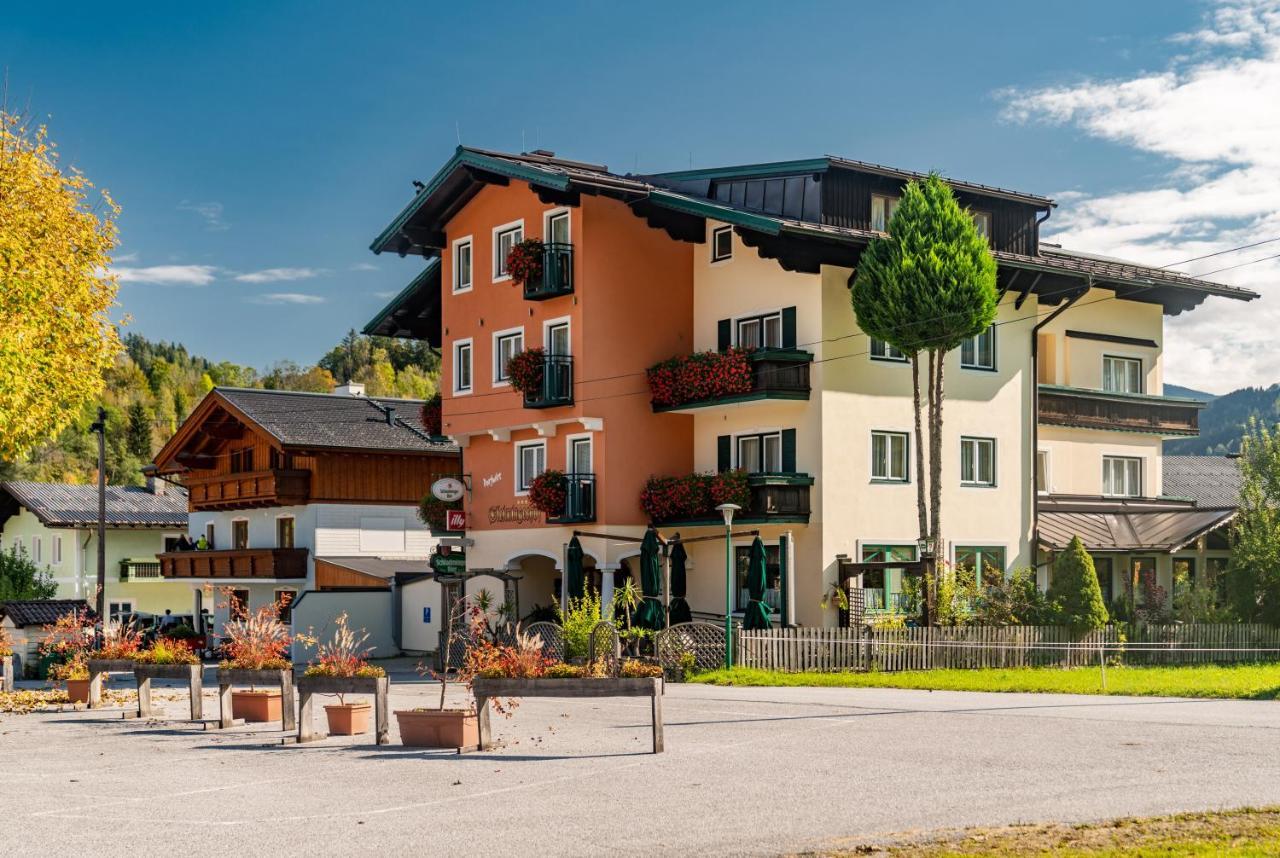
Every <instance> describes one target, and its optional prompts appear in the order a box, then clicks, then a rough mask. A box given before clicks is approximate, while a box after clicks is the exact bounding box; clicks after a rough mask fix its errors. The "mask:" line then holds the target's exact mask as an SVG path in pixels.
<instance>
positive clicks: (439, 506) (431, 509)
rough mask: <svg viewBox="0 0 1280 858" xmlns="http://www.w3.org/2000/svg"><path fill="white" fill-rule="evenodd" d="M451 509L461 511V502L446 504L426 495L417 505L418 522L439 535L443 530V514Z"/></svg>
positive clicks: (433, 496)
mask: <svg viewBox="0 0 1280 858" xmlns="http://www.w3.org/2000/svg"><path fill="white" fill-rule="evenodd" d="M451 509H462V501H460V500H458V501H448V502H446V501H442V500H440V499H439V498H437V497H436V496H435V495H432V494H427V495H424V496H423V498H422V500H421V501H420V502H419V503H418V520H419V521H421V522H422V523H423V524H425V525H426V526H427V527H429V528H431V529H432V530H434V531H436V532H437V533H440V532H443V531H444V529H445V513H446V512H447V511H448V510H451Z"/></svg>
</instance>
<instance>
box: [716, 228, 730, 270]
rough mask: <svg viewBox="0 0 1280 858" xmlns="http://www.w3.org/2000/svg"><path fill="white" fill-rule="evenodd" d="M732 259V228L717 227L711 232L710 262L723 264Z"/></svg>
mask: <svg viewBox="0 0 1280 858" xmlns="http://www.w3.org/2000/svg"><path fill="white" fill-rule="evenodd" d="M732 258H733V227H731V226H718V227H716V228H715V229H713V230H711V261H712V262H724V261H725V260H728V259H732Z"/></svg>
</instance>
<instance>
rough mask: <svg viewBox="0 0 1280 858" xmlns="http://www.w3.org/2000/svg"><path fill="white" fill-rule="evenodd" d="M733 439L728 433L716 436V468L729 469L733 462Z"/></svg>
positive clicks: (720, 469)
mask: <svg viewBox="0 0 1280 858" xmlns="http://www.w3.org/2000/svg"><path fill="white" fill-rule="evenodd" d="M732 454H733V439H732V438H730V437H729V436H728V435H721V436H720V437H719V438H716V470H717V471H727V470H729V469H730V468H731V467H733V464H732Z"/></svg>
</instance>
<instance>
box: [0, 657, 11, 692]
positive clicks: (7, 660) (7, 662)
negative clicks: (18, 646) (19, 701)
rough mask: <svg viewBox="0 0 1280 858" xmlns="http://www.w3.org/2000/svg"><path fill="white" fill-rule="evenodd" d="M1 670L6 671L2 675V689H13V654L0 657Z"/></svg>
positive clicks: (0, 685)
mask: <svg viewBox="0 0 1280 858" xmlns="http://www.w3.org/2000/svg"><path fill="white" fill-rule="evenodd" d="M0 671H3V673H4V675H3V676H0V690H3V691H12V690H13V656H11V655H6V656H5V657H4V658H2V659H0Z"/></svg>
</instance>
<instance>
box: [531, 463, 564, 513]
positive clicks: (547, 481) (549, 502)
mask: <svg viewBox="0 0 1280 858" xmlns="http://www.w3.org/2000/svg"><path fill="white" fill-rule="evenodd" d="M568 493H569V483H568V480H566V479H565V476H564V473H563V472H561V471H543V472H542V473H541V474H539V475H538V476H537V477H535V478H534V480H533V483H532V485H530V486H529V503H531V504H533V508H534V509H536V510H539V511H541V512H543V513H546V515H547V517H548V518H556V517H557V516H561V515H564V504H565V500H566V498H567V497H568Z"/></svg>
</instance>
